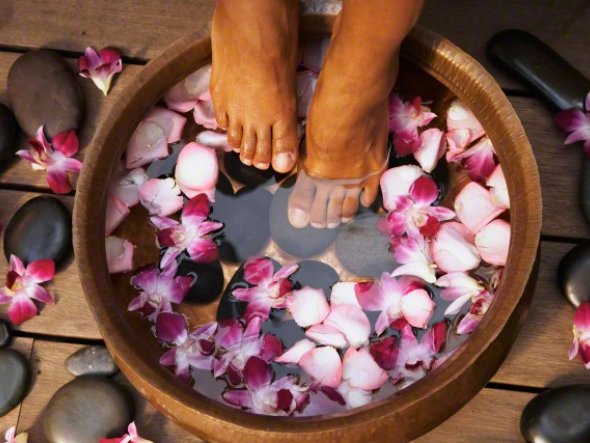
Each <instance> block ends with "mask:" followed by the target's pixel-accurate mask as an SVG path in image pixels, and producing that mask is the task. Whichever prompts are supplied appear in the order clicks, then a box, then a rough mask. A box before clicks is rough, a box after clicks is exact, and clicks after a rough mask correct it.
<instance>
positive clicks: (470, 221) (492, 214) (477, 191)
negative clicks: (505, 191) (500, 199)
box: [455, 182, 504, 234]
mask: <svg viewBox="0 0 590 443" xmlns="http://www.w3.org/2000/svg"><path fill="white" fill-rule="evenodd" d="M502 212H504V209H503V208H498V207H497V206H495V205H494V203H493V202H492V198H491V196H490V192H489V191H488V190H487V189H485V188H484V187H483V186H481V185H479V184H477V183H475V182H469V183H468V184H467V185H466V186H465V187H463V189H461V192H459V194H458V195H457V197H456V198H455V213H456V214H457V218H458V219H459V221H460V222H461V223H463V224H464V225H465V226H467V228H469V230H470V231H471V232H472V233H474V234H476V233H477V232H478V231H479V230H480V229H481V228H483V227H484V226H485V225H487V224H488V223H489V222H491V221H492V220H493V219H495V218H496V217H498V216H499V215H500V214H501V213H502Z"/></svg>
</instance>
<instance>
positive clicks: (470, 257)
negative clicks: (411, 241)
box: [430, 222, 481, 272]
mask: <svg viewBox="0 0 590 443" xmlns="http://www.w3.org/2000/svg"><path fill="white" fill-rule="evenodd" d="M430 250H431V254H432V259H433V260H434V262H435V263H436V266H437V267H438V269H439V270H440V271H442V272H465V271H470V270H472V269H475V268H477V266H478V265H479V263H480V262H481V257H480V255H479V251H478V250H477V247H476V246H475V243H474V237H473V234H472V233H471V232H469V229H467V227H465V225H463V224H461V223H458V222H447V223H443V224H442V225H441V228H440V230H439V231H438V233H437V234H436V236H435V237H434V239H433V240H432V243H431V247H430Z"/></svg>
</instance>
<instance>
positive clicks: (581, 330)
mask: <svg viewBox="0 0 590 443" xmlns="http://www.w3.org/2000/svg"><path fill="white" fill-rule="evenodd" d="M573 333H574V341H573V342H572V346H571V347H570V351H569V359H570V360H573V359H574V358H576V357H579V358H580V360H582V362H583V363H584V367H585V368H586V369H590V303H589V302H583V303H580V306H578V308H577V309H576V313H575V314H574V326H573Z"/></svg>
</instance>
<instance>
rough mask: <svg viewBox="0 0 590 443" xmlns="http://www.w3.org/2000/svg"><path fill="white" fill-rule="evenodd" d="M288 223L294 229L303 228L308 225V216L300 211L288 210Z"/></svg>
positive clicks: (295, 209)
mask: <svg viewBox="0 0 590 443" xmlns="http://www.w3.org/2000/svg"><path fill="white" fill-rule="evenodd" d="M289 221H290V222H291V224H292V225H293V226H295V227H296V228H304V227H305V226H307V224H308V223H309V215H308V214H307V212H305V211H302V210H301V209H297V208H294V209H291V210H289Z"/></svg>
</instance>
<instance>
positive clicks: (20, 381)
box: [0, 349, 31, 417]
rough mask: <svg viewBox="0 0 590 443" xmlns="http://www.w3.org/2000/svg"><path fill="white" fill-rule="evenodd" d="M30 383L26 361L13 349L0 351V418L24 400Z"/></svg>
mask: <svg viewBox="0 0 590 443" xmlns="http://www.w3.org/2000/svg"><path fill="white" fill-rule="evenodd" d="M30 382H31V371H30V368H29V362H28V361H27V359H26V358H25V357H23V356H22V355H21V354H20V353H18V352H16V351H15V350H14V349H0V417H2V416H3V415H6V414H7V413H8V412H10V411H11V410H12V409H13V408H14V407H15V406H17V405H18V404H19V403H20V402H21V401H22V400H23V399H24V398H25V395H26V394H27V391H28V390H29V384H30Z"/></svg>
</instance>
